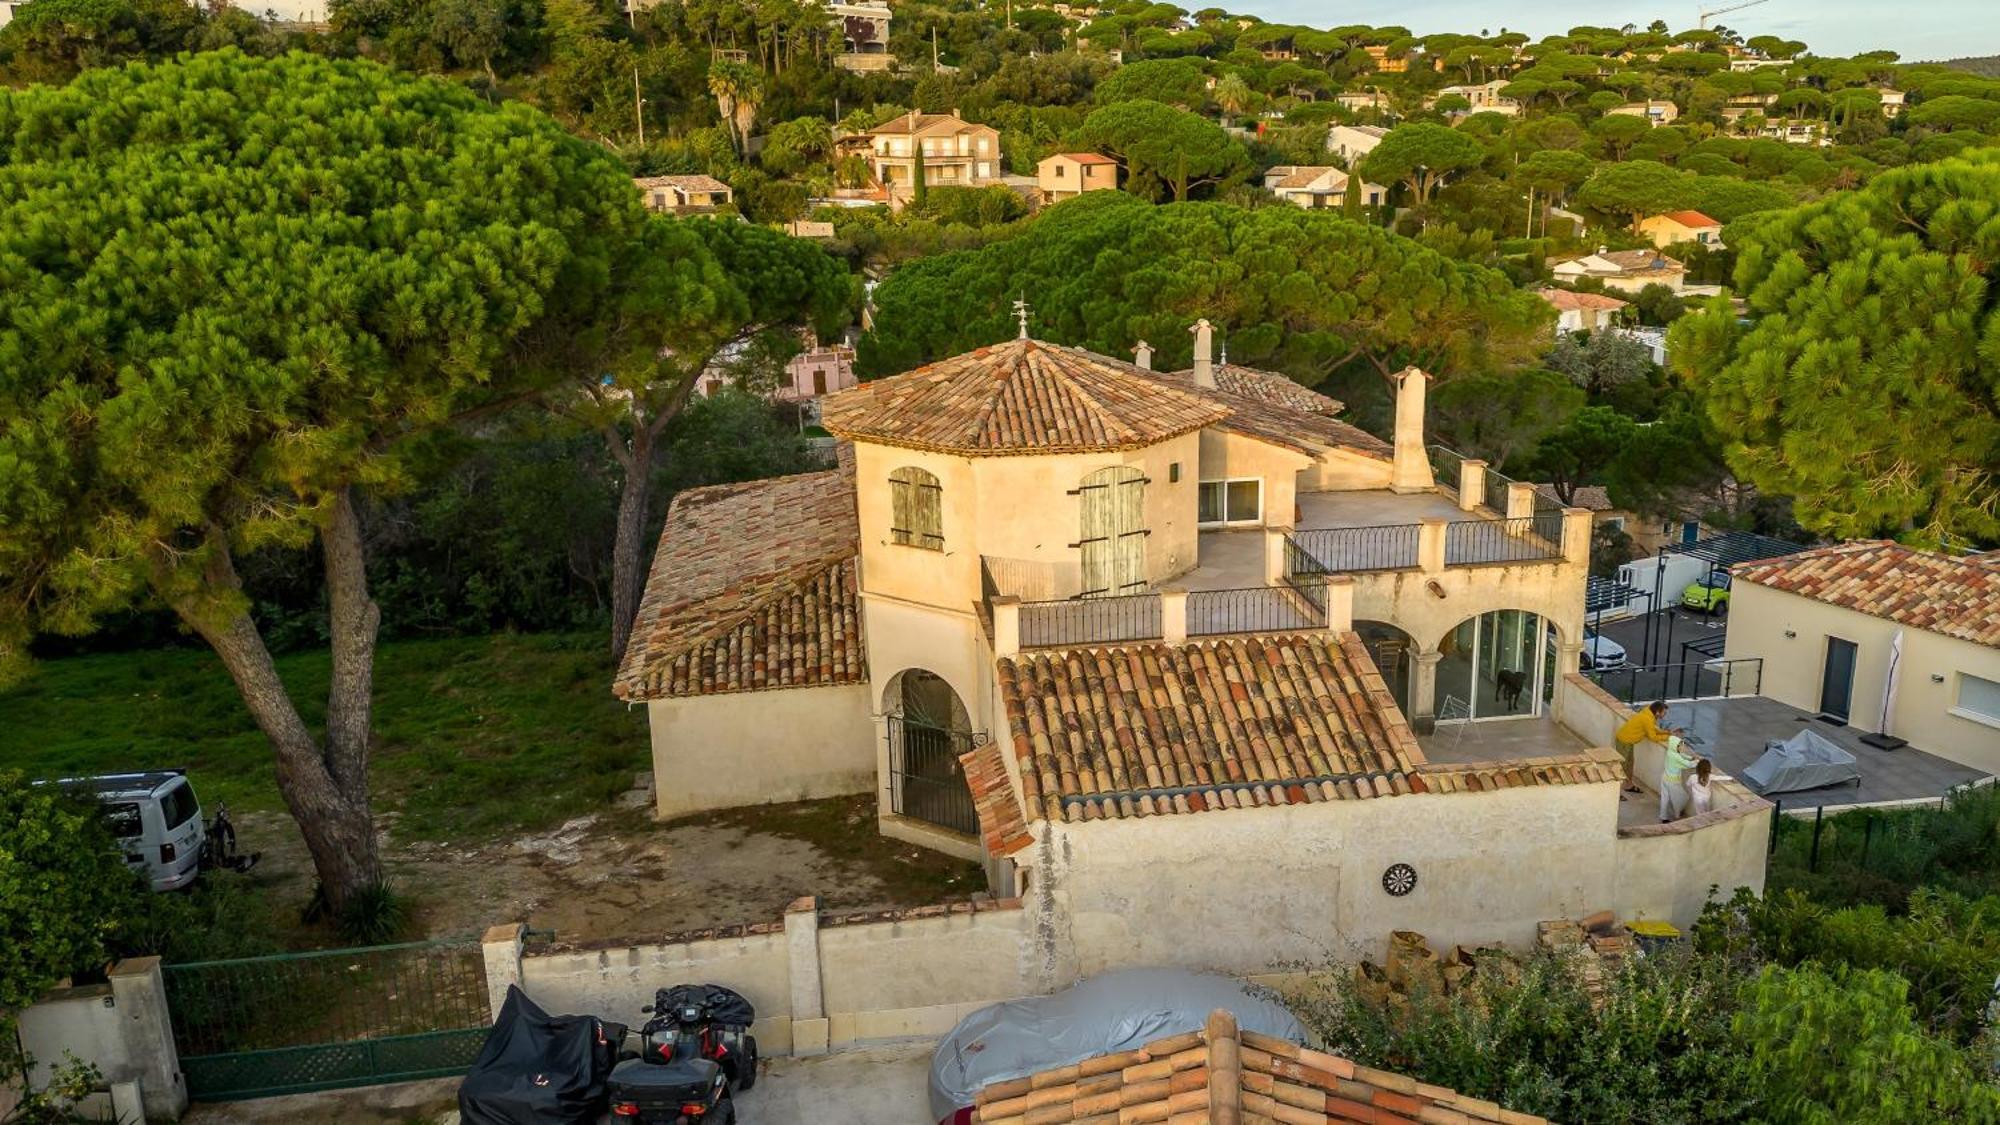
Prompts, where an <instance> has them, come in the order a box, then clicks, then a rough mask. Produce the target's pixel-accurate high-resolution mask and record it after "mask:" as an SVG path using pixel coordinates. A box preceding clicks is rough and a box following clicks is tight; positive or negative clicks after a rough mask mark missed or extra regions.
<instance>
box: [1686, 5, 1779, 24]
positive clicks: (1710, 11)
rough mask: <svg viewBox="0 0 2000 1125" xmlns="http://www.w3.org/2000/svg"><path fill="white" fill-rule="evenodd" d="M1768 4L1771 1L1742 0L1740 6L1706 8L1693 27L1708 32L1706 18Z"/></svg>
mask: <svg viewBox="0 0 2000 1125" xmlns="http://www.w3.org/2000/svg"><path fill="white" fill-rule="evenodd" d="M1770 2H1771V0H1743V3H1741V4H1731V5H1729V6H1728V7H1726V8H1708V9H1706V10H1704V11H1702V12H1701V14H1700V16H1699V17H1698V18H1697V19H1696V21H1695V26H1696V27H1699V28H1701V29H1702V30H1703V31H1706V30H1708V17H1710V16H1720V15H1727V14H1728V13H1730V12H1740V11H1742V10H1743V9H1745V8H1754V7H1756V6H1757V5H1759V4H1768V3H1770Z"/></svg>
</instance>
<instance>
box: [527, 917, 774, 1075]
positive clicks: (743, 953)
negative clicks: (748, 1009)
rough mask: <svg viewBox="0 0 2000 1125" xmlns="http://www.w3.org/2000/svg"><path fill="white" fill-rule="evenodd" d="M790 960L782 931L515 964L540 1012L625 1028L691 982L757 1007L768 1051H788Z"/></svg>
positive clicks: (616, 948) (614, 948)
mask: <svg viewBox="0 0 2000 1125" xmlns="http://www.w3.org/2000/svg"><path fill="white" fill-rule="evenodd" d="M789 963H790V954H789V950H788V948H787V945H786V941H785V933H784V931H783V930H777V931H774V932H771V933H762V934H750V935H747V936H741V937H724V938H716V939H713V940H698V941H666V942H661V943H641V944H635V945H626V946H611V947H606V948H599V949H589V950H582V951H577V952H563V953H551V954H545V955H541V956H527V957H523V958H521V991H523V992H526V993H527V994H528V997H529V999H531V1000H533V1001H534V1002H535V1003H537V1004H539V1005H541V1006H542V1008H543V1009H544V1010H546V1011H550V1012H556V1013H564V1012H572V1013H584V1012H587V1013H589V1014H591V1015H595V1016H602V1017H603V1018H605V1019H611V1020H618V1021H620V1022H624V1023H630V1024H631V1025H633V1026H634V1027H636V1026H638V1025H639V1024H641V1023H643V1022H645V1016H644V1015H643V1014H642V1013H641V1012H640V1011H639V1008H640V1006H641V1005H643V1004H650V1003H652V1002H653V993H654V991H655V990H657V989H661V988H666V987H668V986H669V985H674V984H685V983H690V982H696V983H702V984H720V985H723V986H726V987H728V988H733V989H735V990H736V991H738V992H741V993H742V994H743V995H744V996H745V997H746V998H748V999H749V1001H750V1003H751V1005H752V1006H753V1007H754V1008H756V1009H757V1022H756V1024H755V1025H754V1030H755V1032H756V1035H757V1041H758V1044H759V1046H761V1047H762V1048H763V1049H764V1050H765V1051H766V1052H769V1053H774V1054H776V1053H783V1052H785V1051H789V1050H790V1049H791V1042H792V1040H791V1015H792V1008H791V977H790V967H789Z"/></svg>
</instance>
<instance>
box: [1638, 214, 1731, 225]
mask: <svg viewBox="0 0 2000 1125" xmlns="http://www.w3.org/2000/svg"><path fill="white" fill-rule="evenodd" d="M1654 217H1655V218H1659V219H1671V220H1673V221H1674V222H1677V223H1679V224H1680V225H1682V226H1684V227H1719V226H1721V225H1722V224H1721V223H1720V222H1719V221H1717V220H1715V219H1711V218H1709V217H1708V216H1707V215H1704V214H1702V213H1701V212H1699V211H1665V212H1662V213H1660V214H1659V215H1656V216H1654Z"/></svg>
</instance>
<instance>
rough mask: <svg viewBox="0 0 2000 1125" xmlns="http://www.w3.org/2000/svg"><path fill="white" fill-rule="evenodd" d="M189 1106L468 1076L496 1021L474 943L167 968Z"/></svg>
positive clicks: (458, 941) (391, 947) (465, 941)
mask: <svg viewBox="0 0 2000 1125" xmlns="http://www.w3.org/2000/svg"><path fill="white" fill-rule="evenodd" d="M164 976H165V981H166V988H167V1003H168V1007H169V1009H170V1010H171V1012H172V1013H173V1024H174V1043H175V1046H176V1048H177V1049H178V1050H179V1052H180V1056H181V1069H182V1071H183V1073H185V1074H186V1076H187V1082H188V1090H189V1093H190V1095H191V1096H193V1097H196V1098H200V1099H205V1100H224V1099H231V1098H251V1097H267V1096H270V1095H275V1094H289V1093H300V1092H304V1091H308V1090H324V1089H332V1088H335V1087H340V1086H359V1085H369V1084H373V1083H378V1082H400V1081H405V1080H408V1079H413V1078H424V1077H442V1076H446V1075H451V1074H461V1073H464V1071H465V1070H466V1069H467V1068H468V1067H470V1066H471V1065H472V1060H473V1058H474V1057H475V1056H476V1055H477V1054H478V1053H479V1045H480V1043H481V1042H482V1041H483V1040H484V1038H485V1035H486V1028H487V1025H488V1022H489V1018H490V1013H489V1012H488V1009H487V1005H488V997H487V992H486V963H485V959H484V957H483V955H482V953H481V951H480V947H479V943H478V942H477V941H475V940H470V939H454V940H447V941H430V942H411V943H405V944H400V945H383V946H372V947H365V948H358V949H332V950H322V951H318V952H312V953H283V954H276V955H273V956H269V957H249V958H242V959H239V960H233V961H201V962H193V963H189V964H183V965H168V966H165V968H164Z"/></svg>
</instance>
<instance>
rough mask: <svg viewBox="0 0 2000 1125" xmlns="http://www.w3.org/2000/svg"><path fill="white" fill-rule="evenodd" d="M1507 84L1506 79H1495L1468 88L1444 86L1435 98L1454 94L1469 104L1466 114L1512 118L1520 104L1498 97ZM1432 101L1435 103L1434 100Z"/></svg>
mask: <svg viewBox="0 0 2000 1125" xmlns="http://www.w3.org/2000/svg"><path fill="white" fill-rule="evenodd" d="M1507 84H1508V80H1507V79H1505V78H1496V79H1494V80H1493V81H1491V82H1480V83H1476V84H1474V85H1469V86H1446V87H1444V88H1443V89H1441V90H1439V91H1438V92H1437V97H1439V98H1441V97H1445V96H1446V95H1453V94H1455V95H1457V96H1458V97H1461V98H1464V99H1465V100H1466V101H1467V102H1470V103H1471V108H1470V109H1468V110H1466V112H1467V113H1499V114H1504V115H1506V116H1508V117H1512V116H1514V115H1515V114H1517V113H1519V112H1521V103H1520V102H1517V101H1515V100H1514V99H1513V98H1505V97H1501V96H1500V91H1501V90H1503V89H1505V88H1506V87H1507ZM1432 101H1433V102H1435V101H1436V98H1433V99H1432Z"/></svg>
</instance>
